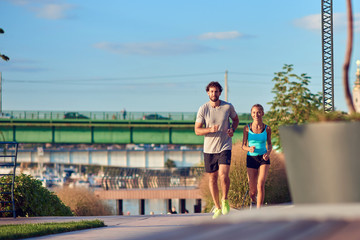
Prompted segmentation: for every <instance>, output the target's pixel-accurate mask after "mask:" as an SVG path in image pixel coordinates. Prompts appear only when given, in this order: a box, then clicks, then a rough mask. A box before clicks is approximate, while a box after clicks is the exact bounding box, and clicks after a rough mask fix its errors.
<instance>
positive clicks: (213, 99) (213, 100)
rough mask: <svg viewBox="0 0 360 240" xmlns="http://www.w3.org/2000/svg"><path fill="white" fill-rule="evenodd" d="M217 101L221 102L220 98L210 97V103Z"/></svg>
mask: <svg viewBox="0 0 360 240" xmlns="http://www.w3.org/2000/svg"><path fill="white" fill-rule="evenodd" d="M217 100H219V97H216V96H215V97H212V98H211V97H210V101H212V102H217Z"/></svg>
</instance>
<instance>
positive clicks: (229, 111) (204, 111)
mask: <svg viewBox="0 0 360 240" xmlns="http://www.w3.org/2000/svg"><path fill="white" fill-rule="evenodd" d="M206 92H207V94H208V95H209V98H210V101H209V102H207V103H205V104H204V105H202V106H201V107H200V108H199V111H198V113H197V116H196V122H195V134H196V135H203V136H204V163H205V171H206V172H207V173H208V175H209V188H210V192H211V196H212V198H213V201H214V204H215V209H214V211H213V213H214V215H213V219H215V218H218V217H219V216H220V215H221V214H223V215H226V214H228V213H229V211H230V205H229V202H228V199H227V196H228V192H229V187H230V178H229V171H230V163H231V149H232V140H231V137H232V136H233V135H234V132H235V130H236V128H237V126H238V125H239V118H238V116H237V113H236V111H235V109H234V107H233V105H232V104H231V103H228V102H225V101H222V100H220V99H219V97H220V95H221V92H222V87H221V85H220V84H219V83H218V82H210V83H209V84H208V85H207V86H206ZM230 118H231V119H232V125H231V126H230ZM218 177H219V178H220V184H221V189H222V201H221V207H220V202H219V188H218Z"/></svg>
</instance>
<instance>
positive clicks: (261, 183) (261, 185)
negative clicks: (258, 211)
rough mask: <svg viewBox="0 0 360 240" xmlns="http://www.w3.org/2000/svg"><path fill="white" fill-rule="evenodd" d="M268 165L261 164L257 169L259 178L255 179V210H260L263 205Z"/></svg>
mask: <svg viewBox="0 0 360 240" xmlns="http://www.w3.org/2000/svg"><path fill="white" fill-rule="evenodd" d="M269 168H270V165H269V164H263V165H261V166H260V167H259V177H258V179H257V191H258V195H257V205H256V206H257V208H260V207H261V205H262V204H264V197H265V181H266V177H267V174H268V172H269Z"/></svg>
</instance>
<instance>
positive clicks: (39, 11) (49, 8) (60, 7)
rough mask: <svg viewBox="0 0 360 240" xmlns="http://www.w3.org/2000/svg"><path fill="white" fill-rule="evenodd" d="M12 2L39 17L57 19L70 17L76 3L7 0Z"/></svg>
mask: <svg viewBox="0 0 360 240" xmlns="http://www.w3.org/2000/svg"><path fill="white" fill-rule="evenodd" d="M7 1H9V2H11V3H12V4H15V5H18V6H21V7H24V8H26V9H28V10H29V11H32V12H34V13H35V14H36V16H37V17H39V18H44V19H50V20H56V19H66V18H70V17H71V15H70V13H69V11H70V10H71V9H73V8H75V5H72V4H67V3H64V1H58V0H7Z"/></svg>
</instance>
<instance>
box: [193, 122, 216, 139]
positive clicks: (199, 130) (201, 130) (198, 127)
mask: <svg viewBox="0 0 360 240" xmlns="http://www.w3.org/2000/svg"><path fill="white" fill-rule="evenodd" d="M218 130H219V125H214V126H212V127H209V128H203V124H202V123H200V122H195V134H196V135H198V136H202V135H206V134H208V133H214V132H217V131H218Z"/></svg>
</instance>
